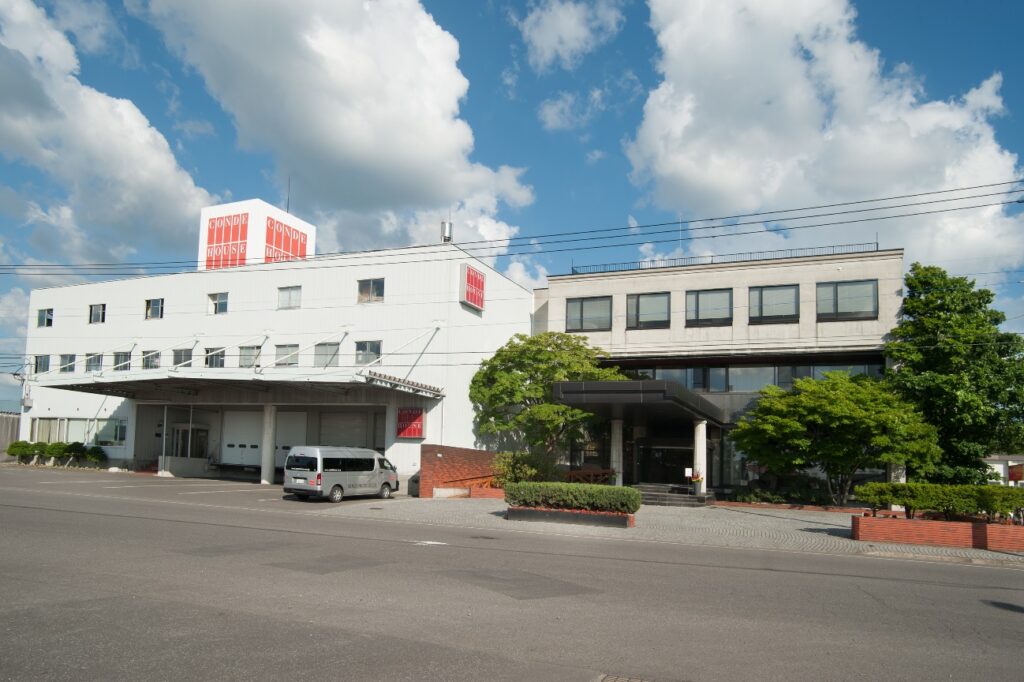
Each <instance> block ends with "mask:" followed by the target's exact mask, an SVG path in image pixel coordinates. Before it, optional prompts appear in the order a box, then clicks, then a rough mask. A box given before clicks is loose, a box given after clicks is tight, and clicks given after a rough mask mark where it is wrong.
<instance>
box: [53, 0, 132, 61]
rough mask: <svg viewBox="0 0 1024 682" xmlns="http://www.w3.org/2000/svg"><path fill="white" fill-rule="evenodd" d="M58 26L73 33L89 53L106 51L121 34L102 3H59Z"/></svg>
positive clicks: (56, 5) (90, 0)
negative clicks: (111, 42) (110, 43)
mask: <svg viewBox="0 0 1024 682" xmlns="http://www.w3.org/2000/svg"><path fill="white" fill-rule="evenodd" d="M53 21H54V24H55V26H56V27H57V28H58V29H59V30H61V31H64V32H67V33H72V34H74V36H75V41H76V42H77V44H78V47H79V49H81V50H82V51H83V52H86V53H89V54H95V53H98V52H103V51H104V50H106V49H107V47H108V44H109V42H110V41H111V40H112V39H114V38H115V37H119V36H120V35H121V30H120V29H119V28H118V26H117V23H116V22H115V21H114V17H113V16H111V14H110V10H109V9H108V8H107V6H106V4H104V3H102V2H99V1H98V0H59V1H58V2H55V3H54V5H53Z"/></svg>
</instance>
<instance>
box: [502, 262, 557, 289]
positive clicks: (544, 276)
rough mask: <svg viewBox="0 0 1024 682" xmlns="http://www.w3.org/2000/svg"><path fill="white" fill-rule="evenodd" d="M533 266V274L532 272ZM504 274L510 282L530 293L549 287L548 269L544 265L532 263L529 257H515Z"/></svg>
mask: <svg viewBox="0 0 1024 682" xmlns="http://www.w3.org/2000/svg"><path fill="white" fill-rule="evenodd" d="M531 266H532V268H533V273H531V272H530V268H531ZM504 274H505V276H506V277H508V278H509V279H510V280H512V281H513V282H515V283H516V284H518V285H519V286H521V287H523V288H524V289H527V290H529V291H533V290H534V289H540V288H543V287H546V286H547V285H548V271H547V268H545V267H544V266H543V265H540V264H534V263H532V261H531V259H530V257H529V256H513V257H512V260H511V262H509V264H508V267H507V268H506V269H505V273H504Z"/></svg>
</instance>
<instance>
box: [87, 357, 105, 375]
mask: <svg viewBox="0 0 1024 682" xmlns="http://www.w3.org/2000/svg"><path fill="white" fill-rule="evenodd" d="M85 371H86V372H101V371H103V353H87V354H86V356H85Z"/></svg>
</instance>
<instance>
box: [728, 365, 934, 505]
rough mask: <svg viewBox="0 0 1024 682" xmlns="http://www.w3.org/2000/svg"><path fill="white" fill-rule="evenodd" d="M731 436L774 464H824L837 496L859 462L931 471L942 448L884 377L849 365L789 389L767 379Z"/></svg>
mask: <svg viewBox="0 0 1024 682" xmlns="http://www.w3.org/2000/svg"><path fill="white" fill-rule="evenodd" d="M730 437H731V438H732V439H733V441H734V442H735V443H736V445H737V446H738V447H739V448H740V449H742V450H744V451H745V452H746V453H747V454H748V455H750V456H751V457H752V458H753V459H754V460H756V461H757V462H758V463H759V464H762V465H764V466H767V467H769V468H770V469H773V470H775V471H779V472H782V471H792V470H794V469H801V468H805V467H814V466H816V467H819V468H820V469H821V470H822V471H823V472H824V473H825V476H826V478H827V480H828V491H829V494H830V495H832V499H833V500H834V501H835V502H836V503H837V504H843V503H845V502H846V500H847V498H848V497H849V494H850V486H851V484H852V482H853V475H854V474H855V473H856V472H857V470H858V469H867V468H884V467H885V466H886V465H887V464H893V465H897V466H904V467H910V468H912V469H913V470H914V471H916V472H927V471H930V470H931V469H932V468H933V467H934V466H935V464H936V463H937V461H938V459H939V456H940V454H941V451H940V450H939V447H938V445H937V444H936V433H935V429H934V427H932V426H931V425H929V424H927V423H926V422H925V421H924V419H923V417H922V416H921V414H920V413H918V412H917V411H916V410H915V409H914V407H913V406H912V405H910V404H908V403H907V402H905V401H903V400H902V399H900V398H899V397H898V396H897V395H896V394H895V393H894V392H893V390H892V389H891V388H890V387H889V386H887V385H886V384H885V383H884V382H882V381H879V380H877V379H870V378H868V377H863V376H858V377H851V376H849V375H847V374H846V373H844V372H827V373H826V374H825V377H824V378H823V379H820V380H815V379H810V378H807V379H797V380H796V381H795V382H794V384H793V389H792V390H790V391H786V390H783V389H781V388H779V387H778V386H768V387H766V388H765V389H764V390H762V391H761V399H760V400H759V401H758V403H757V405H756V406H755V407H754V409H753V410H752V411H751V412H750V413H749V414H748V415H747V416H745V417H743V419H741V420H740V422H739V424H738V425H737V427H736V429H735V430H734V431H733V432H732V433H731V435H730Z"/></svg>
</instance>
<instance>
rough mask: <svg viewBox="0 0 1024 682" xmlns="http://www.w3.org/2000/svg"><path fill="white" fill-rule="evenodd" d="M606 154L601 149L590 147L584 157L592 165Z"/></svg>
mask: <svg viewBox="0 0 1024 682" xmlns="http://www.w3.org/2000/svg"><path fill="white" fill-rule="evenodd" d="M606 156H608V155H607V154H606V153H605V152H604V151H603V150H601V149H591V150H590V151H589V152H587V155H586V157H585V158H586V160H587V163H589V164H590V165H591V166H593V165H594V164H595V163H597V162H598V161H600V160H601V159H603V158H605V157H606Z"/></svg>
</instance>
